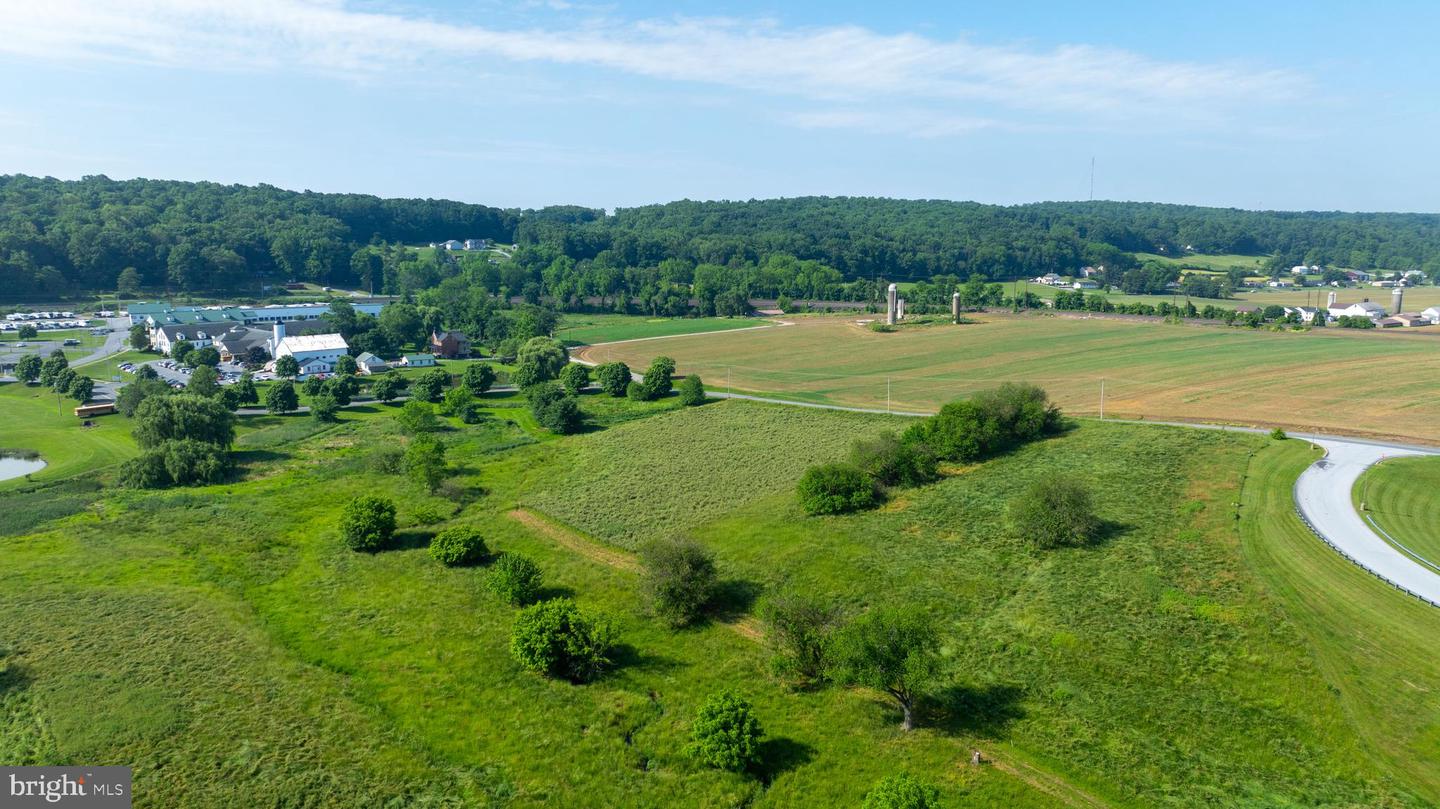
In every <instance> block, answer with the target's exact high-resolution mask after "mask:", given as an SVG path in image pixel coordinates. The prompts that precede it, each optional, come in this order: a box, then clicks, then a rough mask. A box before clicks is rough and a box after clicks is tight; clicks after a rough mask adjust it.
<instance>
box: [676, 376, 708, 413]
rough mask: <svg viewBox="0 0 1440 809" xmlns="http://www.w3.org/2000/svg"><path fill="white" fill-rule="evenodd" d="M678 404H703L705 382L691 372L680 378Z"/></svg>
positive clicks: (689, 405) (693, 405)
mask: <svg viewBox="0 0 1440 809" xmlns="http://www.w3.org/2000/svg"><path fill="white" fill-rule="evenodd" d="M680 404H682V405H685V406H686V407H695V406H697V405H702V404H705V383H704V382H701V381H700V377H699V376H696V375H695V374H691V375H689V376H687V377H685V378H684V379H682V380H680Z"/></svg>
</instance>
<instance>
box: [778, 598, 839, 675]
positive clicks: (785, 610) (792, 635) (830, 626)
mask: <svg viewBox="0 0 1440 809" xmlns="http://www.w3.org/2000/svg"><path fill="white" fill-rule="evenodd" d="M759 614H760V620H761V621H763V622H764V623H765V640H766V642H767V643H768V644H769V645H770V651H771V657H770V669H771V671H772V672H774V674H775V676H777V677H779V678H781V679H783V680H789V681H792V682H795V683H797V684H799V685H802V686H809V685H814V684H816V683H818V682H820V681H821V680H822V679H824V677H825V654H826V649H827V648H828V647H829V645H830V636H831V634H832V633H833V632H834V631H835V628H836V627H837V626H838V625H839V621H840V614H839V611H838V610H836V609H835V608H834V607H830V606H827V605H825V604H823V603H821V602H820V601H818V600H816V599H815V598H812V597H810V596H807V595H803V594H801V593H798V592H785V593H777V594H775V595H773V596H771V597H769V598H767V599H766V600H765V601H763V602H761V604H760V609H759Z"/></svg>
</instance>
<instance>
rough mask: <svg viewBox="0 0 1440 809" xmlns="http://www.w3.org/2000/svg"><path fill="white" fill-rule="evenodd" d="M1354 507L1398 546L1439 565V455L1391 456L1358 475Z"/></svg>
mask: <svg viewBox="0 0 1440 809" xmlns="http://www.w3.org/2000/svg"><path fill="white" fill-rule="evenodd" d="M1353 496H1354V501H1355V504H1356V506H1357V507H1359V506H1360V505H1362V504H1363V505H1364V511H1363V512H1362V514H1363V516H1366V517H1369V518H1370V519H1371V520H1374V521H1375V524H1376V525H1379V526H1380V527H1381V528H1382V529H1384V531H1385V533H1387V534H1389V535H1390V536H1391V538H1393V539H1394V540H1395V541H1396V542H1398V543H1399V544H1400V545H1401V546H1403V547H1402V550H1404V551H1406V552H1408V553H1410V554H1412V555H1414V556H1418V557H1420V558H1421V559H1424V560H1425V561H1427V562H1429V563H1430V564H1431V565H1440V457H1421V458H1391V459H1390V460H1387V461H1383V462H1381V463H1379V464H1376V465H1375V466H1372V467H1371V468H1370V469H1368V470H1366V472H1365V473H1364V474H1363V475H1361V476H1360V480H1359V481H1357V482H1356V484H1355V491H1354V492H1353Z"/></svg>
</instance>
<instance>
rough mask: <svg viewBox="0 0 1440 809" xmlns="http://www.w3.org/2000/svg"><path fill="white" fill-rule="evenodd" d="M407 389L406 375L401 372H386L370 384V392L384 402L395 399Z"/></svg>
mask: <svg viewBox="0 0 1440 809" xmlns="http://www.w3.org/2000/svg"><path fill="white" fill-rule="evenodd" d="M404 390H405V377H403V376H400V375H399V374H385V375H384V376H382V377H380V378H379V379H377V380H375V384H373V385H371V386H370V393H371V395H373V396H374V397H375V398H376V399H377V400H379V401H382V402H390V401H394V400H395V399H396V398H398V397H399V396H400V394H401V393H403V392H404Z"/></svg>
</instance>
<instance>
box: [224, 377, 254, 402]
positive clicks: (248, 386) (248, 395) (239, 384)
mask: <svg viewBox="0 0 1440 809" xmlns="http://www.w3.org/2000/svg"><path fill="white" fill-rule="evenodd" d="M230 390H231V391H233V392H234V394H233V395H234V397H235V401H236V402H237V404H238V405H240V406H244V405H255V404H260V394H259V392H258V391H256V390H255V379H254V378H253V377H251V376H250V372H249V371H246V372H245V373H243V374H241V375H240V378H239V379H237V380H235V384H233V385H231V386H230Z"/></svg>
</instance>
